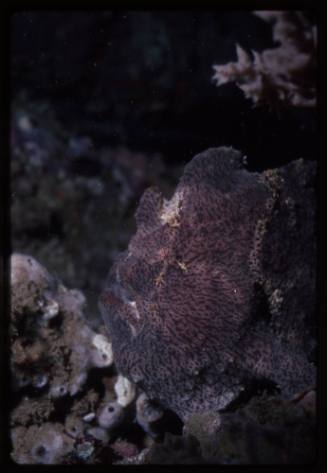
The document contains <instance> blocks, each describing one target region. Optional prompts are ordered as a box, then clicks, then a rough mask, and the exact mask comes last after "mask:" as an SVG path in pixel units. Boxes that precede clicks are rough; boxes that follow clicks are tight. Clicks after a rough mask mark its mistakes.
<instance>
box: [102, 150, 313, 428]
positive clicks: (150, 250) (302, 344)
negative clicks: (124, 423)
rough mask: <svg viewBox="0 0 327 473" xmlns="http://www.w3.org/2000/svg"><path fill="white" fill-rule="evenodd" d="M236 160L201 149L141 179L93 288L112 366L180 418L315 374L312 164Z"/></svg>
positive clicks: (305, 383)
mask: <svg viewBox="0 0 327 473" xmlns="http://www.w3.org/2000/svg"><path fill="white" fill-rule="evenodd" d="M243 161H244V160H243V158H242V154H241V153H240V152H238V151H236V150H234V149H232V148H225V147H222V148H217V149H209V150H207V151H205V152H203V153H201V154H199V155H197V156H195V157H194V158H193V160H192V161H191V162H190V163H189V164H188V165H187V166H186V167H185V170H184V174H183V176H182V178H181V180H180V182H179V184H178V186H177V189H176V191H175V193H174V195H173V196H172V198H171V199H170V200H166V199H165V198H164V197H163V196H162V195H161V193H160V192H159V191H158V190H156V189H151V188H150V189H149V190H147V191H146V192H145V193H144V195H143V197H142V199H141V202H140V205H139V208H138V210H137V212H136V221H137V231H136V234H135V235H134V236H133V238H132V239H131V241H130V243H129V246H128V249H127V251H126V252H124V253H122V254H121V256H120V257H119V258H118V259H117V261H116V263H115V264H114V265H113V266H112V268H111V270H110V273H109V276H108V280H107V283H106V287H105V289H104V290H103V292H102V294H101V297H100V307H101V311H102V314H103V318H104V321H105V323H106V325H107V327H108V329H109V332H110V339H111V341H112V348H113V354H114V359H115V364H116V366H117V369H118V370H119V372H120V373H122V374H123V376H126V377H127V378H129V379H130V380H131V381H133V382H134V383H136V384H137V385H138V386H140V387H141V388H142V390H144V391H145V392H146V394H147V396H148V397H149V398H150V399H153V400H155V401H158V402H159V403H160V404H161V405H162V406H163V407H165V408H169V409H171V410H173V411H174V412H176V413H177V414H178V415H179V416H180V417H181V418H182V419H183V420H184V421H185V420H186V419H187V418H188V417H189V416H190V415H191V414H192V413H194V412H204V411H209V410H221V409H224V408H226V407H227V406H228V405H230V403H231V402H233V401H237V399H239V398H240V397H243V398H244V396H246V395H247V393H251V392H254V390H255V387H256V386H261V387H263V388H264V389H268V390H269V389H270V390H272V391H274V392H276V391H277V392H278V393H280V394H281V396H282V397H284V398H292V397H293V396H294V395H296V393H298V392H302V391H305V390H308V389H310V388H312V387H313V386H314V385H315V367H314V350H315V337H314V319H313V311H314V303H315V227H314V217H315V204H314V176H315V164H314V163H312V162H305V161H304V160H301V159H299V160H297V161H294V162H291V163H290V164H288V165H286V166H284V167H282V168H278V169H272V170H266V171H264V172H263V173H256V172H249V171H247V170H246V169H245V168H244V165H243Z"/></svg>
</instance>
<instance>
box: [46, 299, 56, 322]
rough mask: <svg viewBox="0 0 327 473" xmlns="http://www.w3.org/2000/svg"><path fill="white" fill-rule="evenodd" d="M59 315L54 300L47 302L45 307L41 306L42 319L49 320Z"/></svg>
mask: <svg viewBox="0 0 327 473" xmlns="http://www.w3.org/2000/svg"><path fill="white" fill-rule="evenodd" d="M58 314H59V304H58V302H57V301H55V300H54V299H50V300H47V302H46V304H45V306H43V319H44V320H50V319H53V317H56V316H57V315H58Z"/></svg>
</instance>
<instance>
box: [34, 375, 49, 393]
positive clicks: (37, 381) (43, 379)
mask: <svg viewBox="0 0 327 473" xmlns="http://www.w3.org/2000/svg"><path fill="white" fill-rule="evenodd" d="M47 383H48V377H47V376H46V375H45V374H39V375H37V376H35V378H34V379H33V386H34V387H35V388H38V389H42V388H43V387H44V386H46V384H47Z"/></svg>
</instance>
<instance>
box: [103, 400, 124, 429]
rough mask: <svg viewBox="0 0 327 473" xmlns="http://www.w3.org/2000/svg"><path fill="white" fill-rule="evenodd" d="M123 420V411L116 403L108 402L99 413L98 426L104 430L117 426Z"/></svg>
mask: <svg viewBox="0 0 327 473" xmlns="http://www.w3.org/2000/svg"><path fill="white" fill-rule="evenodd" d="M123 418H124V409H123V407H122V406H121V405H120V404H118V403H117V402H108V403H107V404H106V405H105V406H104V407H103V408H102V409H101V410H100V412H99V415H98V424H99V426H100V427H103V428H104V429H111V428H113V427H116V426H117V425H119V424H120V423H121V422H122V420H123Z"/></svg>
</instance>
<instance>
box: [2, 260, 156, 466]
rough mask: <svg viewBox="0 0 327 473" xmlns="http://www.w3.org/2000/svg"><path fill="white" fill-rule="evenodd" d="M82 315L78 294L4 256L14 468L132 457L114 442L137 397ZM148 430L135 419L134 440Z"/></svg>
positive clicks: (125, 445)
mask: <svg viewBox="0 0 327 473" xmlns="http://www.w3.org/2000/svg"><path fill="white" fill-rule="evenodd" d="M86 312H87V310H86V304H85V298H84V296H83V294H82V293H81V292H80V291H78V290H74V289H73V290H70V289H67V288H66V287H65V286H63V284H62V283H61V282H60V281H58V280H57V279H56V278H55V277H53V276H52V275H51V274H50V273H49V272H48V271H47V270H46V269H45V268H44V267H43V266H42V265H41V264H40V263H39V262H38V261H36V259H34V258H33V257H32V256H29V255H24V254H18V253H14V254H13V255H12V256H11V324H10V346H11V357H10V367H11V380H12V409H11V412H10V426H11V442H12V452H11V457H12V459H13V460H14V461H15V462H16V463H20V464H35V463H36V464H57V463H61V464H67V463H69V464H76V463H97V462H99V461H100V460H99V458H100V457H104V458H107V461H109V460H108V459H110V461H111V462H112V461H114V460H115V459H117V460H118V459H120V458H121V457H126V456H128V455H136V454H137V453H138V449H137V447H136V446H135V445H134V444H132V443H130V442H128V441H126V440H125V441H124V442H122V441H121V439H119V429H121V427H122V425H124V423H125V424H126V421H127V420H128V419H130V415H131V411H133V409H134V411H135V412H136V410H137V411H139V408H137V407H136V403H137V398H138V397H139V396H141V395H142V393H140V392H139V391H137V389H136V386H135V385H134V384H133V383H131V382H130V381H129V380H128V379H126V378H124V377H123V376H122V375H120V374H117V371H116V370H115V367H114V359H113V352H112V347H111V342H110V340H109V339H108V335H107V334H106V331H105V327H104V326H103V325H101V326H99V327H98V329H99V330H98V331H95V330H94V329H93V328H91V326H90V325H89V322H88V320H87V317H86ZM139 417H140V416H139V415H138V416H137V420H138V419H139ZM151 420H152V419H151V418H150V417H149V422H151ZM131 422H132V421H131ZM147 422H148V421H147V417H146V416H143V417H141V418H140V419H139V422H138V424H139V435H140V436H141V438H142V432H144V435H145V430H146V428H147ZM143 429H144V430H143ZM116 431H117V432H118V433H116Z"/></svg>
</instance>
